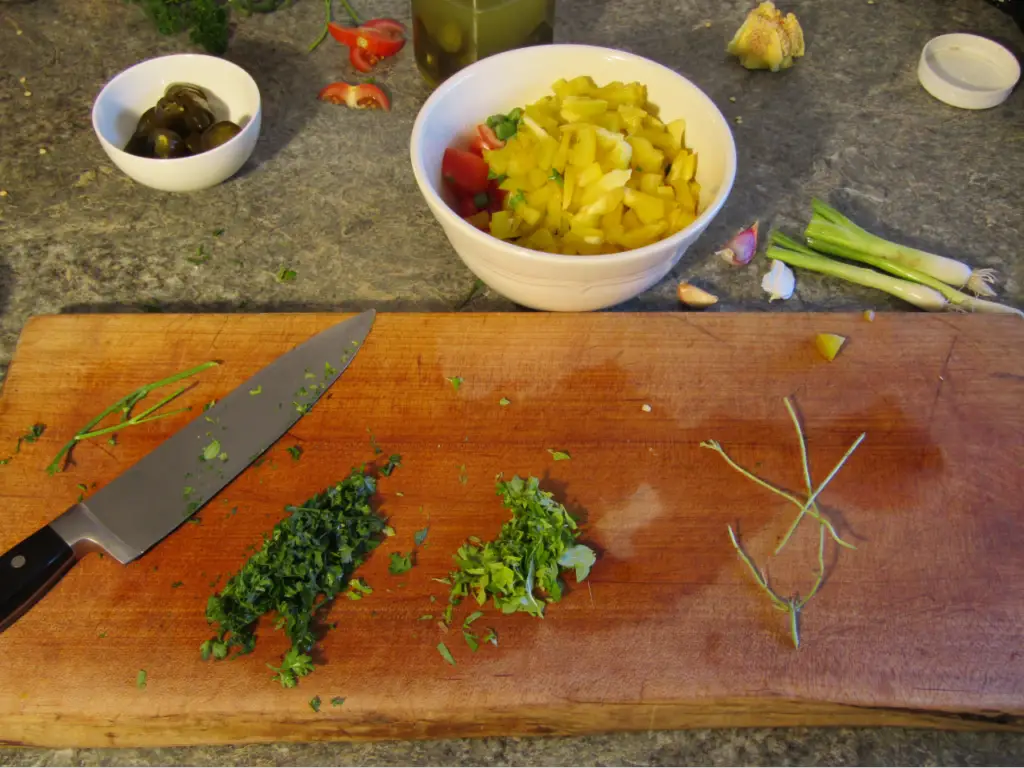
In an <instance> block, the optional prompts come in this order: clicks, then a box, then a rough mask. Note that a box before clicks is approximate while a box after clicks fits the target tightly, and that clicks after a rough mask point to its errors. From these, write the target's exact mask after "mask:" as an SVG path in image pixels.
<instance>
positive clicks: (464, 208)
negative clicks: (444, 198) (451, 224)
mask: <svg viewBox="0 0 1024 768" xmlns="http://www.w3.org/2000/svg"><path fill="white" fill-rule="evenodd" d="M455 210H456V211H457V212H458V214H459V216H461V217H462V218H464V219H465V218H468V217H469V216H472V215H473V214H475V213H478V212H479V211H480V209H479V208H477V205H476V201H475V200H473V195H467V194H460V195H459V196H458V197H457V198H456V200H455Z"/></svg>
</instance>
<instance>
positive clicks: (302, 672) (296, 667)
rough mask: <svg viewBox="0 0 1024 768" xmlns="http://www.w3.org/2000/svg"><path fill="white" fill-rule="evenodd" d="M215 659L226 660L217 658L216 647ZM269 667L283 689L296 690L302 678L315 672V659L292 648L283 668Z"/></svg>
mask: <svg viewBox="0 0 1024 768" xmlns="http://www.w3.org/2000/svg"><path fill="white" fill-rule="evenodd" d="M224 646H225V648H227V647H229V646H228V644H227V643H224ZM226 653H227V651H226V650H225V655H226ZM214 658H224V657H223V656H217V654H216V646H215V650H214ZM267 666H268V667H269V668H270V669H271V670H272V671H273V672H274V676H273V678H272V679H274V680H277V681H278V682H279V683H281V687H282V688H294V687H295V686H296V685H298V683H299V678H300V677H305V676H306V675H308V674H309V673H310V672H312V671H313V659H312V658H310V657H309V656H307V655H306V654H304V653H300V652H299V650H298V649H297V648H295V647H292V648H289V649H288V652H287V653H286V654H285V655H284V659H282V661H281V666H279V667H275V666H273V665H271V664H267Z"/></svg>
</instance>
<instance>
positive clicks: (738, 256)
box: [715, 221, 758, 267]
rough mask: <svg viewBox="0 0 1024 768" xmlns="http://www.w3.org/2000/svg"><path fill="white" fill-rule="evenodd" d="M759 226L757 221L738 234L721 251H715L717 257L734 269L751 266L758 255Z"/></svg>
mask: <svg viewBox="0 0 1024 768" xmlns="http://www.w3.org/2000/svg"><path fill="white" fill-rule="evenodd" d="M757 226H758V222H756V221H755V222H754V223H753V224H751V225H750V226H749V227H747V228H746V229H744V230H742V231H741V232H737V233H736V234H735V235H733V236H732V239H731V240H729V242H728V243H726V244H725V245H724V246H723V247H722V248H721V249H720V250H717V251H715V255H716V256H718V257H719V258H721V259H722V260H723V261H725V263H726V264H731V265H732V266H734V267H744V266H746V265H747V264H749V263H750V262H751V261H753V260H754V254H756V253H757Z"/></svg>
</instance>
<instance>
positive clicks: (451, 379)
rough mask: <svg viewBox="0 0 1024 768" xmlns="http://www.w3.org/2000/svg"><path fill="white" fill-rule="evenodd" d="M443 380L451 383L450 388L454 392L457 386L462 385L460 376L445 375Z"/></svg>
mask: <svg viewBox="0 0 1024 768" xmlns="http://www.w3.org/2000/svg"><path fill="white" fill-rule="evenodd" d="M444 380H445V381H447V382H448V383H449V384H451V385H452V389H454V390H455V391H456V392H458V391H459V388H460V387H461V386H462V377H461V376H445V377H444Z"/></svg>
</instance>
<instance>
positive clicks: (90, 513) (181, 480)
mask: <svg viewBox="0 0 1024 768" xmlns="http://www.w3.org/2000/svg"><path fill="white" fill-rule="evenodd" d="M375 317H376V312H375V311H374V310H372V309H371V310H369V311H367V312H363V313H362V314H360V315H357V316H355V317H352V318H350V319H348V320H345V321H343V322H341V323H338V324H336V325H334V326H331V327H330V328H327V329H326V330H324V331H321V332H320V333H318V334H316V335H315V336H313V337H312V338H310V339H308V340H307V341H305V342H303V343H302V344H300V345H299V346H297V347H295V348H294V349H292V350H291V351H289V352H286V353H285V354H284V355H282V356H280V357H279V358H277V359H276V360H275V361H274V362H272V363H270V364H269V365H267V366H266V367H264V368H263V369H261V370H260V371H259V372H257V373H256V374H255V375H254V376H252V377H251V378H250V379H249V380H248V381H246V382H244V383H243V384H241V385H240V386H238V387H236V388H235V389H234V390H232V391H231V393H230V394H228V395H227V396H226V397H224V398H223V399H221V400H220V401H218V402H217V403H216V404H215V405H214V406H213V407H211V408H210V409H209V410H207V411H205V412H204V413H202V414H201V415H199V416H197V417H196V418H195V419H194V420H193V421H192V422H190V423H189V424H188V425H186V426H185V427H183V428H182V429H180V430H179V431H178V432H176V433H175V434H174V435H172V436H171V437H169V438H168V439H167V440H165V441H164V442H163V443H161V444H160V445H159V446H157V448H155V449H154V450H153V451H151V452H150V453H148V454H147V455H146V456H144V457H143V458H142V459H141V460H139V461H138V462H137V463H135V464H134V465H132V466H131V467H130V468H129V469H127V470H126V471H125V472H123V473H122V474H121V475H119V476H118V477H117V478H116V479H115V480H113V481H112V482H110V483H109V484H108V485H106V486H104V487H103V488H101V489H100V490H99V491H97V492H96V493H95V494H93V495H92V496H91V497H89V499H87V500H84V501H81V502H79V503H77V504H75V505H74V506H72V507H70V508H69V509H68V510H67V511H65V512H64V514H62V515H60V516H59V517H57V518H56V519H55V520H53V521H51V522H50V523H48V524H47V525H45V526H43V527H42V528H40V529H39V530H38V531H36V532H35V533H33V534H31V535H30V536H29V537H28V538H26V539H24V540H23V541H22V542H20V543H18V544H15V545H14V547H12V548H11V549H10V550H8V551H7V552H6V553H5V554H3V555H2V556H0V632H2V631H4V630H5V629H7V627H9V626H10V625H11V624H13V623H14V622H15V621H16V620H17V619H18V618H19V617H20V616H22V615H23V614H24V613H25V611H27V610H28V609H29V608H30V607H31V606H32V605H34V604H35V603H36V602H37V601H38V600H39V599H40V598H41V597H42V596H43V595H45V594H46V592H48V591H49V590H50V588H51V587H53V585H54V584H56V583H57V581H59V580H60V578H61V577H62V576H63V575H64V574H65V573H66V572H67V571H68V570H69V569H70V568H71V567H72V566H73V565H74V564H75V562H77V561H78V560H79V559H81V558H82V557H84V556H85V555H86V554H88V553H89V552H93V551H99V550H102V551H105V552H107V553H108V554H109V555H110V556H111V557H113V558H115V559H116V560H118V561H119V562H121V563H122V564H124V563H130V562H131V561H132V560H135V559H136V558H138V557H140V556H142V555H143V554H144V553H145V552H146V551H147V550H149V549H150V548H152V547H153V546H155V545H156V544H157V543H158V542H160V541H161V540H162V539H163V538H164V537H166V536H168V535H169V534H171V533H173V532H174V531H175V530H176V529H177V528H178V526H180V525H181V524H182V523H184V522H185V521H186V520H187V519H188V518H190V517H191V516H192V515H193V514H195V512H197V511H198V510H199V509H201V508H202V506H203V505H204V504H205V503H206V502H207V501H209V500H210V499H211V498H213V497H214V496H216V495H217V493H219V492H220V491H221V489H223V488H224V486H226V485H227V484H228V483H230V482H231V481H232V480H233V479H234V478H235V477H236V476H238V475H239V474H240V473H241V472H242V471H243V470H245V469H246V468H247V467H248V466H249V465H250V464H252V462H253V461H255V460H256V459H257V458H258V457H259V456H260V455H261V454H262V453H264V452H265V451H266V450H267V449H268V448H270V446H271V445H273V444H274V443H275V442H277V440H278V439H280V437H281V436H282V435H283V434H284V433H285V432H287V431H288V430H289V429H290V428H291V427H292V426H293V425H294V424H295V423H296V422H297V421H298V420H299V419H300V418H302V416H303V415H304V414H305V413H306V412H307V411H308V410H309V409H310V408H312V406H313V405H314V404H315V403H316V402H317V401H318V400H319V399H320V397H321V396H322V395H323V394H324V392H326V391H327V389H328V388H329V387H330V386H331V385H332V384H333V383H334V382H335V381H336V380H337V379H338V378H339V377H340V376H341V374H342V373H344V372H345V369H346V368H347V367H348V365H349V363H351V361H352V359H353V358H354V357H355V354H356V353H357V352H358V351H359V349H360V348H361V347H362V345H363V341H364V340H365V339H366V337H367V335H368V334H369V332H370V329H371V328H372V327H373V321H374V319H375Z"/></svg>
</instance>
